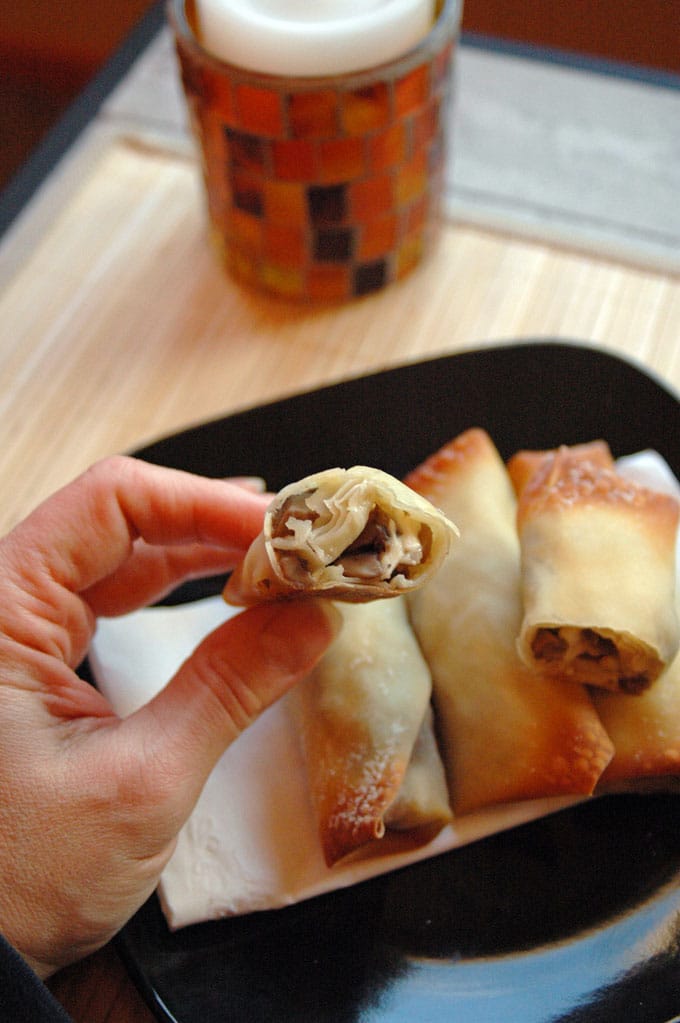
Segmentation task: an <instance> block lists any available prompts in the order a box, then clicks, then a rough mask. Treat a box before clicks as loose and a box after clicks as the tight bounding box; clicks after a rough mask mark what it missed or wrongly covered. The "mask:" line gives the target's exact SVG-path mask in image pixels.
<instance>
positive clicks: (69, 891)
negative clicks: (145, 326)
mask: <svg viewBox="0 0 680 1023" xmlns="http://www.w3.org/2000/svg"><path fill="white" fill-rule="evenodd" d="M266 505H267V498H266V497H265V496H264V495H258V494H255V493H252V492H249V491H248V490H246V489H244V488H242V487H238V486H235V485H230V484H229V483H228V482H224V481H220V480H208V479H204V478H201V477H195V476H191V475H189V474H187V473H180V472H176V471H174V470H170V469H161V468H159V467H156V466H151V465H148V464H146V463H143V462H140V461H136V460H134V459H130V458H124V457H117V458H113V459H108V460H106V461H104V462H101V463H99V464H98V465H96V466H94V467H93V468H92V469H90V470H89V471H88V472H87V473H85V474H84V475H83V476H81V477H80V478H79V479H77V480H76V481H75V482H73V483H71V484H70V485H69V486H67V487H65V488H64V489H63V490H61V491H60V492H59V493H58V494H56V495H54V496H53V497H51V498H50V499H48V500H47V501H46V502H45V503H44V504H43V505H41V506H40V507H39V508H38V509H37V510H36V511H35V512H33V513H32V515H30V516H29V517H28V518H27V519H26V520H25V521H24V522H23V523H21V524H20V525H19V526H17V527H16V528H15V529H14V530H13V531H12V532H11V533H10V534H9V535H8V536H7V537H5V538H4V539H3V540H1V541H0V931H2V933H3V934H4V935H5V937H6V938H7V940H8V941H10V942H11V943H12V944H13V945H14V946H15V947H16V948H17V949H18V951H19V952H21V954H22V955H23V956H24V958H25V959H26V960H27V961H28V963H29V964H30V965H31V966H32V967H33V969H35V970H36V972H37V973H39V974H40V975H41V976H43V977H46V976H48V975H49V974H50V973H51V972H53V971H54V970H55V969H57V968H59V967H60V966H62V965H65V964H66V963H67V962H71V961H74V960H76V959H78V958H81V957H82V956H84V955H86V954H88V953H89V952H91V951H94V950H95V949H96V948H98V947H100V946H101V945H103V944H105V943H106V941H108V940H109V938H110V937H112V936H113V934H115V933H116V931H117V930H119V929H120V927H121V926H122V925H123V924H124V923H125V922H126V921H127V920H128V919H129V917H130V916H131V915H132V914H133V913H134V912H135V911H136V909H137V908H138V907H139V906H140V905H141V904H142V903H143V902H144V900H145V899H146V898H147V897H148V896H149V895H150V893H151V892H152V891H153V890H154V888H155V886H156V883H157V881H158V877H159V875H160V872H161V870H162V868H163V867H164V865H165V864H166V862H167V860H168V859H169V857H170V855H171V853H172V850H173V847H174V843H175V838H176V835H177V832H178V831H179V829H180V827H181V826H182V824H183V823H184V821H185V820H186V819H187V817H188V816H189V814H190V812H191V810H192V808H193V806H194V804H195V802H196V799H197V798H198V796H199V794H200V791H201V789H202V787H203V784H204V782H205V780H206V778H207V776H208V774H209V773H210V771H211V770H212V768H213V766H214V764H215V763H216V761H217V760H218V758H219V757H220V756H221V754H222V752H223V751H224V749H225V748H226V747H227V746H228V745H229V744H230V743H231V742H232V741H233V740H234V739H235V738H236V737H237V736H238V735H239V734H240V732H241V731H242V730H243V729H244V728H246V727H247V726H248V725H249V724H250V723H251V722H252V721H253V720H254V719H255V718H256V717H257V716H258V715H259V714H260V712H261V711H263V710H264V709H265V708H266V707H267V706H268V705H269V704H271V703H272V702H274V701H275V700H276V699H277V698H278V697H279V696H281V695H282V694H283V693H284V692H285V691H286V690H287V689H289V688H290V687H291V686H292V685H293V684H294V683H295V682H296V681H298V680H299V679H300V678H302V677H303V676H304V675H306V674H307V673H308V672H309V671H310V670H311V668H312V667H313V665H314V664H315V663H316V661H317V660H318V659H319V657H321V655H322V654H323V652H324V650H325V649H326V647H327V645H328V644H329V643H330V641H331V639H332V638H333V635H334V634H335V631H336V629H337V618H336V615H335V613H334V612H333V609H332V607H331V606H330V605H326V606H323V605H322V604H321V603H319V602H314V601H311V602H298V603H296V602H290V603H283V604H280V605H268V606H266V607H256V608H253V609H251V610H249V611H245V612H243V613H242V614H240V615H238V616H237V617H236V618H233V619H231V620H230V621H228V622H225V624H224V625H222V626H220V627H219V628H218V629H216V630H215V631H214V632H213V633H211V634H210V635H209V636H208V637H206V639H205V640H204V641H203V642H202V643H201V644H200V645H199V647H198V648H197V649H196V650H195V651H194V653H193V654H192V655H191V656H190V657H189V658H188V660H187V661H186V662H185V663H184V664H183V666H182V667H181V668H180V669H179V671H178V672H177V674H176V675H175V676H174V678H173V679H172V680H171V681H170V682H169V683H168V685H167V686H166V687H165V689H163V690H162V691H161V692H160V693H159V694H158V696H157V697H155V698H154V699H153V700H152V701H151V702H150V703H149V704H147V705H146V706H144V707H142V708H141V709H140V710H139V711H137V712H136V713H135V714H133V715H131V716H130V717H128V718H126V719H124V720H121V719H119V718H118V717H117V716H116V715H115V714H114V713H113V711H112V709H111V707H110V706H109V704H108V703H107V701H106V700H105V699H104V697H103V696H102V695H101V694H100V693H99V692H97V690H95V689H94V688H93V687H91V686H90V685H88V684H87V683H86V682H84V681H83V680H81V679H80V678H78V676H77V675H76V674H75V671H74V669H75V668H76V667H77V665H78V664H79V663H80V662H81V660H82V659H83V657H84V655H85V653H86V651H87V648H88V645H89V642H90V639H91V637H92V635H93V632H94V628H95V623H96V617H97V616H98V615H117V614H122V613H124V612H127V611H130V610H133V609H135V608H137V607H140V606H142V605H144V604H146V603H148V602H149V601H152V600H155V599H158V598H160V596H161V595H163V594H164V593H165V592H167V591H168V590H170V589H172V588H173V587H174V586H176V585H177V584H179V583H180V582H182V581H183V580H186V579H188V578H191V577H196V576H199V575H207V574H214V573H217V572H223V571H227V570H229V569H231V568H233V567H234V564H235V563H236V562H237V561H238V560H240V558H241V557H242V556H243V553H244V552H245V550H246V548H247V546H248V545H249V543H250V542H251V540H252V539H253V538H254V537H255V536H256V535H257V533H258V532H259V531H260V529H261V526H262V518H263V514H264V509H265V507H266Z"/></svg>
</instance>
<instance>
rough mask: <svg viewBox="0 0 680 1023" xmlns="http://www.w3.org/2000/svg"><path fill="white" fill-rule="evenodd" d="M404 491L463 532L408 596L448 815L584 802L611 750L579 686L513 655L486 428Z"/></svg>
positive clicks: (496, 481)
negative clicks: (426, 674)
mask: <svg viewBox="0 0 680 1023" xmlns="http://www.w3.org/2000/svg"><path fill="white" fill-rule="evenodd" d="M406 482H407V483H408V484H409V485H410V486H412V487H414V488H415V489H417V490H418V492H419V493H421V494H423V495H424V496H426V497H428V498H429V499H430V500H432V501H433V502H435V503H436V504H437V505H438V506H439V507H441V508H442V509H443V511H444V512H445V513H446V514H447V515H450V516H453V517H454V518H455V521H456V522H457V524H458V525H459V528H460V532H461V536H460V540H459V541H458V542H457V543H456V544H455V545H454V546H453V548H452V549H451V551H450V553H449V555H448V557H447V559H446V561H445V563H444V565H443V566H442V568H441V569H440V570H439V572H438V573H437V575H436V576H434V578H433V579H431V580H430V581H429V582H428V583H427V585H426V586H424V587H423V588H422V589H420V590H419V591H418V592H417V593H414V594H412V595H410V596H409V598H408V603H409V608H410V612H411V619H412V622H413V625H414V629H415V632H416V635H417V637H418V639H419V641H420V645H421V648H422V650H423V653H424V654H425V657H426V659H427V661H428V664H429V665H430V670H431V672H432V679H433V686H434V692H433V702H434V707H435V716H436V720H437V727H438V732H439V738H440V743H441V749H442V756H443V759H444V763H445V767H446V770H447V774H448V780H449V793H450V796H451V803H452V807H453V811H454V813H455V814H465V813H469V812H471V811H473V810H477V809H480V808H482V807H485V806H490V805H494V804H499V803H505V802H511V801H516V800H523V799H531V798H538V797H543V796H556V795H566V794H573V795H588V794H590V793H591V792H592V791H593V789H594V786H595V784H596V782H597V780H598V778H599V777H600V775H601V773H602V771H603V769H604V768H605V766H606V765H607V763H608V762H609V760H610V758H611V756H612V752H613V749H612V744H611V742H610V740H609V738H608V736H607V734H606V732H605V730H604V728H603V726H602V724H601V722H600V720H599V718H598V716H597V714H596V712H595V709H594V707H593V704H592V701H591V699H590V696H589V694H588V693H587V691H586V690H585V689H584V687H583V686H580V685H576V684H575V683H573V682H569V681H566V680H558V681H556V682H555V683H554V684H551V683H548V682H546V681H545V680H544V679H542V678H541V677H540V676H539V675H538V674H537V673H536V672H533V671H531V670H530V669H529V668H527V666H526V665H525V664H523V663H522V662H521V660H520V658H519V654H518V652H517V645H516V638H517V633H518V630H519V625H520V621H521V617H522V610H521V598H520V555H519V542H518V539H517V532H516V529H515V516H516V500H515V495H514V492H513V488H512V485H511V482H510V478H509V476H508V473H507V470H506V468H505V466H504V464H503V462H502V459H501V457H500V455H499V453H498V451H497V450H496V448H495V447H494V445H493V443H492V441H491V440H490V438H489V437H488V435H487V434H486V433H485V432H484V431H483V430H479V429H472V430H469V431H467V432H466V433H464V434H462V435H461V436H460V437H458V438H457V439H456V440H454V441H452V442H451V443H450V444H448V445H446V446H445V447H444V448H442V449H441V451H439V452H437V453H436V454H435V455H433V456H432V457H431V458H429V459H428V460H427V461H426V462H425V463H423V465H421V466H420V467H419V468H418V469H416V470H415V471H414V472H413V473H412V474H411V475H410V476H409V477H407V480H406Z"/></svg>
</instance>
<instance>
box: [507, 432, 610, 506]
mask: <svg viewBox="0 0 680 1023" xmlns="http://www.w3.org/2000/svg"><path fill="white" fill-rule="evenodd" d="M556 450H557V449H553V450H552V451H536V450H525V451H518V452H517V453H516V454H514V455H513V456H512V458H511V459H510V460H509V462H508V472H509V473H510V479H511V480H512V485H513V487H514V488H515V493H516V494H517V496H518V497H521V495H522V491H523V490H524V488H525V487H526V485H527V483H528V482H529V480H530V479H531V477H532V476H534V475H535V474H536V473H537V472H538V470H539V469H543V468H544V466H545V464H546V462H548V461H549V460H551V459H552V458H554V455H555V451H556ZM569 451H570V452H571V454H572V457H574V458H578V459H579V460H583V461H588V462H591V463H592V464H593V465H598V466H601V467H602V468H603V469H612V468H613V467H614V457H613V455H612V453H611V450H610V447H609V445H608V444H607V442H606V441H604V440H593V441H589V442H588V443H586V444H574V445H572V446H571V447H570V448H569Z"/></svg>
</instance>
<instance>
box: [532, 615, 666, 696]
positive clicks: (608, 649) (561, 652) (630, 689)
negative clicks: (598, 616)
mask: <svg viewBox="0 0 680 1023" xmlns="http://www.w3.org/2000/svg"><path fill="white" fill-rule="evenodd" d="M531 650H532V653H533V655H534V657H535V659H536V660H537V661H538V662H541V663H543V664H544V665H545V666H546V668H547V669H548V670H549V671H551V673H552V674H556V673H560V674H563V675H565V676H566V677H567V678H574V679H576V680H577V681H578V682H581V683H582V684H583V685H592V686H599V687H605V688H607V689H619V690H621V691H622V692H626V693H639V692H641V691H642V690H643V689H646V688H647V686H648V685H649V684H650V682H651V678H650V674H649V664H648V659H647V658H646V657H645V655H644V653H643V652H642V651H638V650H626V651H622V650H621V649H620V648H619V647H618V646H617V645H616V643H615V642H614V640H613V639H612V638H611V637H609V636H605V635H602V633H600V632H597V631H596V630H595V629H581V628H577V627H576V626H562V627H561V628H541V629H538V630H537V631H536V634H535V636H534V638H533V640H532V642H531Z"/></svg>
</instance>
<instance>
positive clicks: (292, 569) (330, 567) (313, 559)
mask: <svg viewBox="0 0 680 1023" xmlns="http://www.w3.org/2000/svg"><path fill="white" fill-rule="evenodd" d="M457 533H458V531H457V529H456V527H455V526H454V525H453V523H451V522H450V521H449V520H448V519H447V518H446V517H445V516H444V515H443V514H442V513H441V512H440V511H438V510H437V509H436V508H434V506H433V505H431V504H430V503H429V501H426V500H425V499H424V498H422V497H420V495H418V494H415V493H414V492H413V491H412V490H410V489H409V488H408V487H406V486H405V485H404V484H402V483H400V482H399V481H398V480H396V479H395V478H394V477H392V476H389V475H388V474H387V473H384V472H381V471H380V470H378V469H371V468H368V467H365V466H354V467H353V468H351V469H328V470H326V471H325V472H321V473H317V474H316V475H314V476H309V477H307V478H306V479H304V480H301V481H300V482H299V483H294V484H291V485H289V486H287V487H284V489H283V490H281V491H280V492H279V494H277V496H276V497H275V498H274V500H273V501H272V504H271V505H270V507H269V509H268V511H267V513H266V515H265V521H264V529H263V532H262V533H261V534H260V536H259V537H258V538H257V539H256V540H255V541H254V543H253V544H252V545H251V547H250V549H249V551H248V553H247V554H246V557H245V559H244V561H243V563H242V565H241V566H240V567H239V569H237V571H236V572H235V573H234V574H233V575H232V577H231V579H230V581H229V583H228V584H227V587H226V589H225V591H224V597H225V599H226V600H227V602H228V603H231V604H238V605H247V604H254V603H259V602H262V601H268V600H276V599H280V598H282V597H292V596H298V595H302V594H310V595H311V594H315V595H322V596H325V597H331V598H333V599H334V600H345V601H353V602H365V601H368V600H374V599H376V598H379V597H396V596H399V595H400V594H403V593H405V592H407V591H409V590H411V589H414V588H416V587H417V586H419V585H421V584H422V583H424V582H425V581H426V579H427V578H429V577H430V576H431V575H432V574H433V573H434V572H435V571H436V570H437V568H438V567H439V566H440V564H441V563H442V561H443V560H444V558H445V557H446V555H447V554H448V552H449V549H450V545H451V543H452V541H453V540H454V538H455V537H456V536H457Z"/></svg>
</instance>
